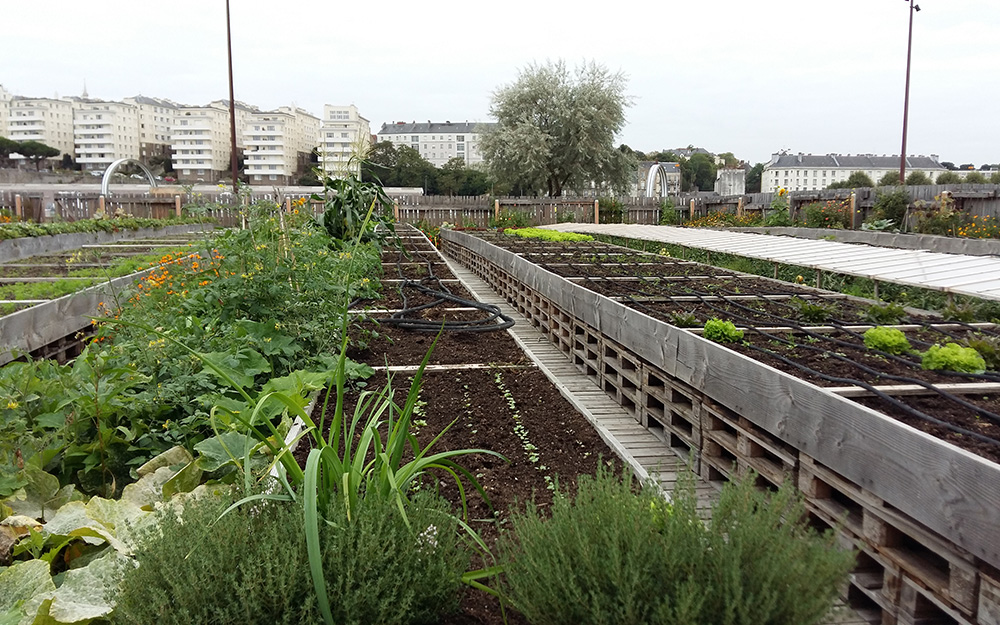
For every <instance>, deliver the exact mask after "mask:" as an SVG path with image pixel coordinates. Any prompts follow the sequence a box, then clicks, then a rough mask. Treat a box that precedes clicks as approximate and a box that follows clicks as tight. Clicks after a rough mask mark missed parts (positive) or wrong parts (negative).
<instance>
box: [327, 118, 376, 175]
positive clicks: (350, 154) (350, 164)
mask: <svg viewBox="0 0 1000 625" xmlns="http://www.w3.org/2000/svg"><path fill="white" fill-rule="evenodd" d="M371 133H372V131H371V125H370V124H369V122H368V120H367V119H365V118H364V117H362V116H361V115H360V114H359V113H358V107H356V106H354V105H353V104H351V105H348V106H339V105H335V104H325V105H323V123H322V125H321V126H320V129H319V164H320V168H321V169H322V170H323V171H324V172H326V174H327V175H328V176H331V177H338V176H343V175H345V174H347V173H353V174H354V175H355V176H360V175H361V162H360V160H359V159H362V158H364V157H365V155H366V154H367V153H368V149H369V148H370V147H371Z"/></svg>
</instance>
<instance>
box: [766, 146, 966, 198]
mask: <svg viewBox="0 0 1000 625" xmlns="http://www.w3.org/2000/svg"><path fill="white" fill-rule="evenodd" d="M856 171H860V172H864V173H865V174H866V175H867V176H868V177H869V178H871V179H872V182H875V183H877V182H878V181H879V179H880V178H882V177H883V176H884V175H885V174H887V173H890V172H894V173H898V172H899V156H898V155H897V156H886V155H882V156H877V155H874V154H856V155H851V154H826V155H813V154H801V153H799V154H788V153H784V152H783V153H780V154H772V155H771V161H770V162H769V163H768V164H767V165H765V166H764V172H763V173H762V175H761V185H760V190H761V191H763V192H764V193H771V192H774V191H777V190H778V189H779V188H785V189H787V190H789V191H812V190H816V189H825V188H827V187H828V186H829V185H830V184H832V183H834V182H840V181H843V180H847V179H848V178H849V177H850V175H851V174H852V173H854V172H856ZM917 171H920V172H923V173H925V174H927V177H928V178H930V179H931V180H936V179H937V177H938V175H940V174H941V173H943V172H945V171H947V169H945V168H944V167H942V166H941V163H939V162H938V156H937V154H931V155H930V156H910V157H907V159H906V173H907V175H909V174H911V173H913V172H917Z"/></svg>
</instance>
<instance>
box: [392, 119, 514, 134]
mask: <svg viewBox="0 0 1000 625" xmlns="http://www.w3.org/2000/svg"><path fill="white" fill-rule="evenodd" d="M493 126H496V124H495V123H492V122H485V123H480V122H472V123H470V122H427V123H423V122H420V123H416V122H412V123H406V122H394V123H392V124H382V130H379V131H378V134H380V135H406V134H426V133H432V132H433V133H439V132H440V133H445V132H467V133H476V132H482V131H483V130H486V129H489V128H492V127H493Z"/></svg>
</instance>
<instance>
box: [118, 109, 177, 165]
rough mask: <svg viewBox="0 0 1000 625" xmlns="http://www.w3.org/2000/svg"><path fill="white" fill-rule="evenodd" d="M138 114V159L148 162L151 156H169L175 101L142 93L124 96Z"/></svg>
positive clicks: (175, 111)
mask: <svg viewBox="0 0 1000 625" xmlns="http://www.w3.org/2000/svg"><path fill="white" fill-rule="evenodd" d="M124 102H125V103H126V104H131V105H132V106H134V107H136V110H137V111H138V114H139V159H140V160H141V161H142V162H144V163H149V162H150V159H152V158H153V157H163V156H170V141H171V130H170V127H171V126H172V125H173V123H174V116H176V115H177V107H178V105H177V103H175V102H171V101H170V100H162V99H160V98H150V97H147V96H143V95H137V96H133V97H131V98H125V100H124Z"/></svg>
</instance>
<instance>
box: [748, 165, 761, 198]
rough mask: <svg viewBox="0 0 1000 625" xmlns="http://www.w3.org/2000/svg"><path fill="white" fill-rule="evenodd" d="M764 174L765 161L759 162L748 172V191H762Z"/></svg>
mask: <svg viewBox="0 0 1000 625" xmlns="http://www.w3.org/2000/svg"><path fill="white" fill-rule="evenodd" d="M763 175H764V163H757V164H756V165H754V166H753V167H751V168H750V171H749V172H747V185H746V190H747V193H760V181H761V178H762V177H763Z"/></svg>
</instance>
